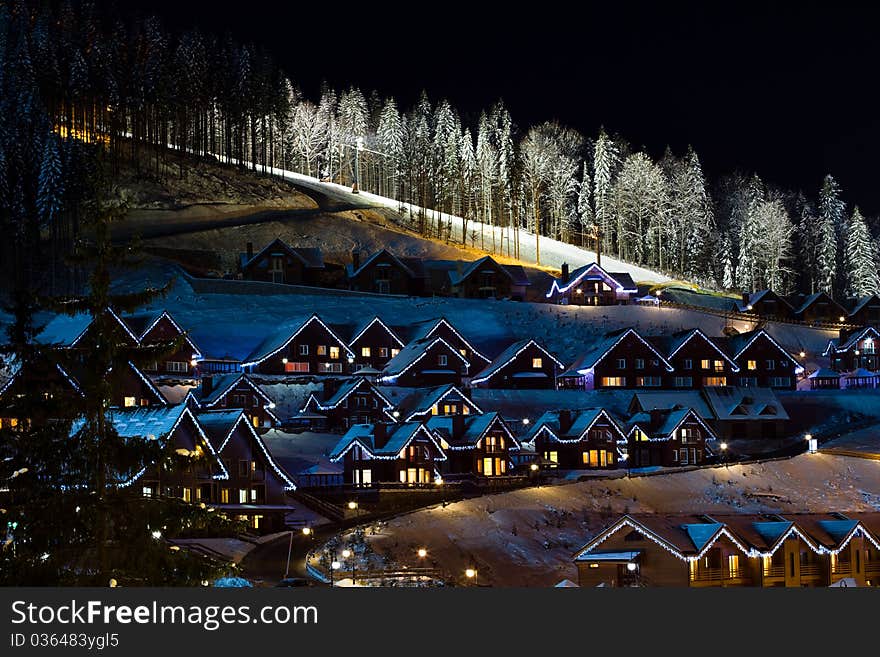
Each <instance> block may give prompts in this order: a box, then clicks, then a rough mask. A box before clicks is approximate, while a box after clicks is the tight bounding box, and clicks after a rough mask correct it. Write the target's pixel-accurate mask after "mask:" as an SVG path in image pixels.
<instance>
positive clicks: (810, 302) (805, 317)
mask: <svg viewBox="0 0 880 657" xmlns="http://www.w3.org/2000/svg"><path fill="white" fill-rule="evenodd" d="M789 302H790V303H791V305H792V307H793V308H794V318H795V319H799V320H800V321H802V322H807V323H809V324H812V323H820V324H840V323H843V322H845V321H847V316H848V315H849V313H848V312H847V311H846V309H845V308H844V307H843V306H841V305H840V304H839V303H837V302H836V301H835V300H834V299H832V298H831V297H830V296H828V294H827V293H825V292H816V293H815V294H810V295H803V294H801V295H797V296H794V297H792V298H790V299H789Z"/></svg>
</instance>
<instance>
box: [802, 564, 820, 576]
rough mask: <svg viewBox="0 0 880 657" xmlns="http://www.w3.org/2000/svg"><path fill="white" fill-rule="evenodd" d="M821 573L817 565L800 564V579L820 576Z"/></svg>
mask: <svg viewBox="0 0 880 657" xmlns="http://www.w3.org/2000/svg"><path fill="white" fill-rule="evenodd" d="M821 573H822V570H821V568H820V567H819V564H817V563H809V564H803V563H802V564H801V577H804V576H812V575H820V574H821Z"/></svg>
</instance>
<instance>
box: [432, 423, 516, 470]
mask: <svg viewBox="0 0 880 657" xmlns="http://www.w3.org/2000/svg"><path fill="white" fill-rule="evenodd" d="M427 427H428V429H429V430H430V431H431V432H433V434H434V436H435V437H436V439H437V441H438V442H439V443H440V447H441V448H443V450H444V451H445V452H446V455H447V460H446V461H445V462H444V463H443V466H442V472H443V474H444V476H446V475H450V476H452V477H459V476H468V477H474V476H476V477H504V476H510V475H511V474H512V470H513V462H512V459H511V453H512V452H514V451H516V450H518V449H519V442H518V441H517V440H516V438H515V437H514V435H513V434H512V433H511V431H510V428H509V427H508V426H507V423H506V422H505V421H504V420H503V419H502V418H501V416H500V415H499V414H498V413H494V412H493V413H485V414H482V415H452V416H446V417H440V416H436V417H432V418H431V419H430V420H428V422H427Z"/></svg>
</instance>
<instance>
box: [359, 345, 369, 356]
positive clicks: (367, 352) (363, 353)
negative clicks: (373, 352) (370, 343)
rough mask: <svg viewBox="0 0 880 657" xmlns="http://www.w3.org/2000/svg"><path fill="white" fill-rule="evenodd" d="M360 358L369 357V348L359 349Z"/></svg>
mask: <svg viewBox="0 0 880 657" xmlns="http://www.w3.org/2000/svg"><path fill="white" fill-rule="evenodd" d="M361 356H363V357H364V358H369V357H370V348H369V347H361Z"/></svg>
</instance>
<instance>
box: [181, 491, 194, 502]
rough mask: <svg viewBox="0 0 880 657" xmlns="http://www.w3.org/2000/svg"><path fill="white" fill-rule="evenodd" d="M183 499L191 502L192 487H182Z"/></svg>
mask: <svg viewBox="0 0 880 657" xmlns="http://www.w3.org/2000/svg"><path fill="white" fill-rule="evenodd" d="M183 501H184V502H192V488H184V489H183Z"/></svg>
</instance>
